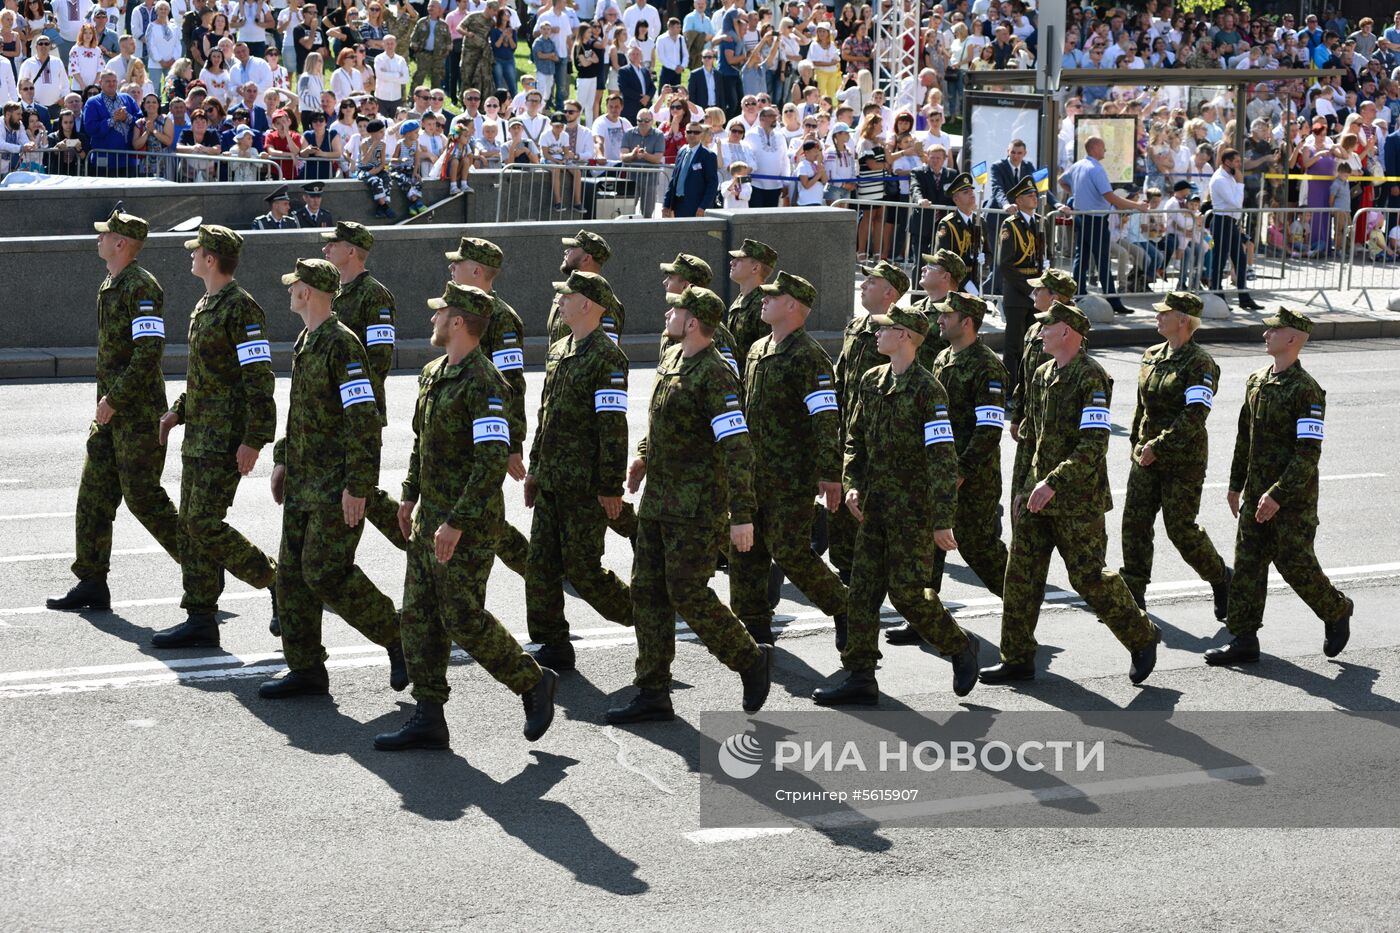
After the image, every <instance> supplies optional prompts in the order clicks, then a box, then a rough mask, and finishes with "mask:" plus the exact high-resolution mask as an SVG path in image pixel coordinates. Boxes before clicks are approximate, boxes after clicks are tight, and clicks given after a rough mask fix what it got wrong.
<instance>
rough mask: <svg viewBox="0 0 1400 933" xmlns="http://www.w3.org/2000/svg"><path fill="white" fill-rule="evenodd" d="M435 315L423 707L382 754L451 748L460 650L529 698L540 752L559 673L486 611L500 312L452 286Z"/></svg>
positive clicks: (415, 623) (421, 442)
mask: <svg viewBox="0 0 1400 933" xmlns="http://www.w3.org/2000/svg"><path fill="white" fill-rule="evenodd" d="M428 307H430V308H432V309H433V311H434V314H433V317H432V322H433V336H432V344H433V346H435V347H441V348H442V349H443V350H444V351H445V352H444V355H443V356H440V357H438V358H437V359H435V360H433V361H432V362H431V363H429V364H428V365H427V366H425V367H423V373H422V375H421V376H420V377H419V380H418V403H417V405H416V407H415V409H414V413H413V451H412V453H411V454H410V456H409V461H408V476H407V477H406V478H405V479H404V484H403V505H402V506H401V507H400V509H399V521H400V522H401V523H402V524H403V532H404V537H406V538H408V569H407V572H406V574H405V577H404V588H403V622H402V630H403V649H404V656H405V658H406V660H407V662H408V674H409V677H410V678H411V679H412V681H413V698H414V700H416V701H417V702H418V707H417V709H416V710H415V711H414V713H413V716H412V717H411V718H410V719H409V720H408V722H407V723H405V724H404V726H403V728H401V729H400V730H399V731H397V732H390V733H384V734H382V735H378V736H376V737H375V739H374V747H375V748H377V749H380V750H382V751H403V750H405V749H410V748H446V747H447V745H448V740H449V736H448V729H447V721H446V719H445V718H444V717H443V710H442V707H443V704H444V703H446V702H447V694H448V686H447V663H448V659H449V657H450V655H451V648H452V644H451V643H452V642H453V641H455V642H457V644H459V645H461V646H462V647H463V648H464V649H466V651H467V653H468V654H470V655H471V656H472V658H473V659H475V660H476V662H477V663H478V664H480V665H481V667H482V668H483V669H484V670H485V671H486V672H487V673H488V674H490V675H491V676H492V677H494V678H496V680H498V681H500V682H501V683H502V684H505V685H506V686H507V687H508V688H510V690H511V692H513V693H515V694H516V695H517V696H519V697H520V698H521V700H522V702H523V704H524V707H525V738H526V739H527V740H529V741H531V742H533V741H535V740H536V739H538V738H539V737H540V736H542V735H544V733H545V730H547V729H548V728H549V725H550V723H551V722H553V721H554V692H555V689H556V688H557V687H558V685H559V675H558V674H556V673H555V672H554V671H552V670H550V669H548V668H541V667H540V666H539V665H538V664H536V663H535V659H534V658H532V657H530V655H529V654H527V653H526V652H525V651H524V649H522V648H521V647H520V643H519V642H517V641H516V640H515V637H514V636H513V635H511V634H510V632H509V631H507V630H506V627H505V626H504V625H502V624H501V623H500V622H499V621H498V620H497V619H496V617H495V616H493V615H492V614H491V613H490V612H488V611H486V608H485V597H486V580H487V577H489V576H490V574H491V564H492V562H493V561H492V558H493V557H494V551H495V548H496V537H497V531H496V530H497V529H498V528H499V527H500V526H501V525H502V524H503V523H504V522H505V517H504V513H505V502H504V499H503V498H502V495H501V483H502V482H503V481H504V479H505V475H506V460H507V459H508V458H509V456H510V434H511V425H510V422H509V421H507V419H506V411H507V405H508V403H509V402H510V396H511V387H510V384H509V383H507V382H506V380H505V377H504V376H502V375H501V373H500V371H499V370H497V369H496V368H495V367H494V366H492V365H491V360H490V358H489V357H487V356H486V354H485V353H484V352H483V351H482V349H481V339H482V336H483V335H484V334H485V333H486V330H487V328H488V327H490V325H491V320H492V318H493V316H494V315H495V314H496V303H495V301H494V300H493V299H492V298H491V296H490V295H488V294H487V293H486V292H484V291H482V290H481V289H478V288H473V287H470V286H467V287H463V286H460V285H458V284H457V283H456V282H448V283H447V288H446V290H445V291H444V292H443V295H442V297H441V298H431V299H429V300H428ZM468 441H470V442H468Z"/></svg>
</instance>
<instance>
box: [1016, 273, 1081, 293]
mask: <svg viewBox="0 0 1400 933" xmlns="http://www.w3.org/2000/svg"><path fill="white" fill-rule="evenodd" d="M1026 284H1027V285H1029V286H1030V287H1031V288H1048V289H1050V291H1052V292H1054V293H1055V294H1056V295H1060V296H1062V297H1064V298H1073V297H1074V293H1075V292H1076V291H1078V290H1079V288H1078V286H1077V285H1075V282H1074V276H1072V275H1070V274H1069V273H1068V272H1066V271H1064V270H1063V269H1046V270H1045V271H1044V272H1042V273H1040V275H1039V276H1038V277H1036V278H1033V279H1027V280H1026Z"/></svg>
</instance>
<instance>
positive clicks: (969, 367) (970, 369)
mask: <svg viewBox="0 0 1400 933" xmlns="http://www.w3.org/2000/svg"><path fill="white" fill-rule="evenodd" d="M986 314H987V303H986V302H985V301H983V300H982V299H981V298H978V297H976V296H973V295H969V294H966V293H965V292H953V293H952V294H951V295H949V296H948V297H947V299H946V300H945V301H944V302H941V303H940V304H939V305H938V329H939V331H940V333H942V335H943V339H944V340H945V341H947V343H948V347H947V349H945V350H944V351H943V352H942V353H940V354H938V358H937V359H936V360H934V363H933V366H932V367H931V368H930V369H929V372H931V373H932V374H933V377H934V378H935V379H937V380H938V384H939V385H940V386H942V387H943V390H944V392H946V393H947V395H948V420H949V421H950V422H951V423H952V425H953V449H954V452H955V453H956V454H957V465H958V479H957V485H958V506H957V510H956V512H955V513H954V515H953V533H954V534H955V535H956V536H957V539H958V551H959V553H960V554H962V558H963V561H964V562H965V563H966V564H967V566H968V567H970V568H971V569H972V572H973V573H975V574H977V576H978V578H979V579H980V580H981V581H982V585H983V586H985V587H986V588H987V591H988V592H990V593H991V594H992V595H994V596H998V597H999V596H1001V587H1002V582H1003V580H1004V579H1005V577H1006V545H1005V544H1002V542H1001V535H1000V533H999V523H998V520H997V510H998V509H999V508H1000V506H1001V434H1002V428H1003V426H1004V425H1005V422H1006V382H1007V379H1006V367H1004V366H1002V364H1001V358H1000V357H998V356H997V355H996V353H995V351H993V350H992V349H991V348H990V347H988V346H987V345H986V344H985V343H983V342H982V339H981V338H980V337H978V336H977V331H978V330H979V329H980V328H981V327H982V320H983V318H985V317H986ZM947 553H948V552H947V551H945V550H943V549H942V548H939V549H938V551H937V552H936V553H935V555H934V558H933V579H932V583H931V586H932V588H933V590H934V592H937V591H938V590H939V589H940V585H941V583H942V578H943V564H944V561H945V560H946V558H947ZM885 640H886V641H888V642H889V643H890V644H892V645H913V644H918V643H919V641H921V639H920V637H919V633H918V632H917V631H915V630H914V628H913V626H910V625H902V626H900V627H898V628H893V629H890V630H889V631H887V632H886V633H885Z"/></svg>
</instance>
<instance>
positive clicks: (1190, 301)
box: [1152, 292, 1201, 317]
mask: <svg viewBox="0 0 1400 933" xmlns="http://www.w3.org/2000/svg"><path fill="white" fill-rule="evenodd" d="M1152 307H1154V308H1156V309H1157V310H1158V311H1180V312H1181V313H1182V314H1189V315H1191V316H1192V317H1200V316H1201V299H1200V297H1199V296H1197V295H1194V294H1192V293H1191V292H1167V297H1166V298H1164V299H1162V300H1161V301H1160V302H1158V303H1157V304H1155V305H1153V306H1152Z"/></svg>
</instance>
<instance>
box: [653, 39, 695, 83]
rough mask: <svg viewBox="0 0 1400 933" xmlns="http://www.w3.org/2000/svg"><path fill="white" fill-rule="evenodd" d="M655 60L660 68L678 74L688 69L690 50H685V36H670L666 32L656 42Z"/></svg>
mask: <svg viewBox="0 0 1400 933" xmlns="http://www.w3.org/2000/svg"><path fill="white" fill-rule="evenodd" d="M656 58H657V60H658V61H660V62H661V67H662V68H666V69H669V70H670V71H674V72H675V73H676V74H680V73H681V72H683V71H685V70H686V69H687V68H689V67H690V50H689V49H688V48H686V44H685V36H683V35H682V34H680V33H679V32H678V33H676V34H675V35H674V36H673V35H671V33H670V31H669V30H668V31H667V32H666V34H665V35H664V36H662V37H661V38H660V39H657V40H656Z"/></svg>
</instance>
